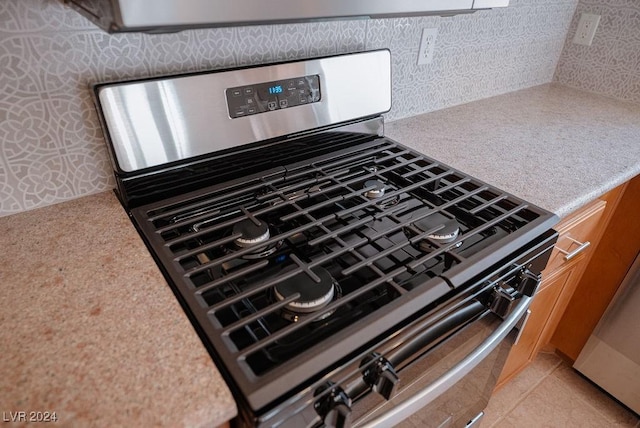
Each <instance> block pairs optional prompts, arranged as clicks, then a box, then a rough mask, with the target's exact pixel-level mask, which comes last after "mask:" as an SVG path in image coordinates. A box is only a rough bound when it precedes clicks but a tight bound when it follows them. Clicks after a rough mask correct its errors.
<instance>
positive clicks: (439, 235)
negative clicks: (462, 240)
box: [413, 213, 460, 244]
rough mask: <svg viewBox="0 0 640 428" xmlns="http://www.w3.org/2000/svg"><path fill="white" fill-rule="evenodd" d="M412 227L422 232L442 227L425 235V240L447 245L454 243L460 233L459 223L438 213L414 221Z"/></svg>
mask: <svg viewBox="0 0 640 428" xmlns="http://www.w3.org/2000/svg"><path fill="white" fill-rule="evenodd" d="M413 225H414V226H415V227H416V228H418V229H419V230H421V231H422V232H426V231H427V230H430V229H433V228H435V227H438V226H441V225H443V226H444V227H443V228H442V229H439V230H437V231H435V232H433V233H431V234H429V235H427V238H429V239H431V240H433V241H436V242H438V243H441V244H448V243H449V242H453V241H455V240H456V238H457V237H458V234H459V233H460V223H458V220H456V219H455V218H449V217H445V216H444V215H442V214H440V213H434V214H431V215H430V216H428V217H425V218H422V219H420V220H418V221H415V222H414V223H413Z"/></svg>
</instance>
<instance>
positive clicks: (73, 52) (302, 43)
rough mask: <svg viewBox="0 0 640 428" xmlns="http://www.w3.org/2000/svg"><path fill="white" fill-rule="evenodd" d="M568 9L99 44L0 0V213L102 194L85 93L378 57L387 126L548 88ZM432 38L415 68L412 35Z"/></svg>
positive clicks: (515, 6)
mask: <svg viewBox="0 0 640 428" xmlns="http://www.w3.org/2000/svg"><path fill="white" fill-rule="evenodd" d="M577 1H578V0H561V1H551V0H535V1H534V0H511V6H509V7H508V8H506V9H497V10H492V11H481V12H477V13H475V14H471V15H460V16H455V17H449V18H440V17H419V18H397V19H384V20H371V21H366V20H355V21H331V22H317V23H307V24H289V25H273V26H253V27H237V28H221V29H210V30H193V31H183V32H180V33H174V34H161V35H147V34H118V35H108V34H106V33H104V32H102V31H100V30H98V29H97V28H96V27H94V26H93V24H91V23H90V22H89V21H87V20H86V19H84V18H83V17H82V16H80V15H79V14H77V13H76V12H75V11H73V10H70V9H68V8H66V7H65V6H64V5H63V4H62V3H61V1H60V0H2V1H0V216H2V215H8V214H11V213H16V212H20V211H24V210H28V209H32V208H36V207H40V206H44V205H48V204H53V203H57V202H62V201H65V200H69V199H73V198H77V197H79V196H83V195H87V194H91V193H96V192H99V191H102V190H106V189H110V188H112V187H113V185H114V182H113V178H112V172H111V166H110V161H109V158H108V152H107V149H106V147H105V143H104V139H103V137H102V131H101V130H100V125H99V121H98V118H97V116H96V113H95V109H94V106H93V101H92V98H91V95H90V91H89V85H90V84H92V83H96V82H104V81H109V80H120V79H126V78H132V77H145V76H153V75H162V74H172V73H181V72H189V71H197V70H207V69H218V68H225V67H232V66H239V65H245V64H255V63H267V62H272V61H282V60H289V59H298V58H308V57H314V56H320V55H330V54H336V53H343V52H354V51H361V50H364V49H375V48H389V49H390V50H391V52H392V58H393V94H394V104H393V109H392V110H391V112H389V113H388V115H387V117H388V119H397V118H401V117H406V116H410V115H414V114H418V113H424V112H427V111H431V110H435V109H440V108H444V107H448V106H452V105H455V104H460V103H464V102H468V101H472V100H476V99H480V98H485V97H489V96H493V95H497V94H500V93H504V92H509V91H513V90H516V89H521V88H525V87H529V86H533V85H537V84H541V83H545V82H549V81H551V79H552V76H553V73H554V69H555V66H556V63H557V60H558V57H559V55H560V52H561V49H562V46H563V42H564V38H565V34H566V32H567V29H568V26H569V23H570V21H571V17H572V16H573V11H574V9H575V7H576V4H577ZM432 27H436V28H438V30H439V34H438V39H437V42H436V52H435V58H434V61H433V63H432V64H429V65H426V66H418V65H417V64H416V61H417V52H418V45H419V42H420V34H421V31H422V29H423V28H432Z"/></svg>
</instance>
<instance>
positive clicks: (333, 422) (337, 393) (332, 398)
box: [314, 382, 351, 428]
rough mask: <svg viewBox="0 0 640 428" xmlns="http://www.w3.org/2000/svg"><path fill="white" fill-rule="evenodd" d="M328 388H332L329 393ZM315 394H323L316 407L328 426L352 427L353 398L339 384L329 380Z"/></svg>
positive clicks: (335, 427) (333, 427)
mask: <svg viewBox="0 0 640 428" xmlns="http://www.w3.org/2000/svg"><path fill="white" fill-rule="evenodd" d="M327 390H330V391H329V392H328V393H327V392H326V391H327ZM314 395H315V396H318V395H322V397H321V398H320V399H319V400H318V401H316V403H315V404H314V407H315V409H316V412H317V413H318V414H319V415H320V417H321V418H322V421H323V423H324V426H325V427H327V428H349V427H351V399H350V398H349V396H348V395H347V394H346V393H345V392H344V390H343V389H342V388H340V387H339V386H335V384H334V383H333V382H327V383H325V384H324V385H322V386H320V387H319V388H318V389H316V391H315V394H314Z"/></svg>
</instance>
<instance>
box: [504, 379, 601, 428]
mask: <svg viewBox="0 0 640 428" xmlns="http://www.w3.org/2000/svg"><path fill="white" fill-rule="evenodd" d="M494 426H495V427H499V428H512V427H522V428H528V427H531V428H546V427H550V428H556V427H558V428H560V427H562V428H573V427H575V428H590V427H593V428H602V427H608V426H611V424H610V422H609V421H608V420H607V419H606V418H605V417H604V416H602V415H601V414H600V413H599V412H598V411H597V410H596V409H594V408H593V407H591V406H590V405H589V404H587V403H586V402H584V401H583V400H581V399H579V398H577V397H575V394H574V392H573V391H572V389H571V388H570V387H568V386H567V385H565V384H564V382H563V381H562V380H560V379H558V378H557V377H555V376H547V377H546V378H545V379H544V380H543V381H542V382H540V383H539V384H538V386H537V387H535V388H534V390H533V391H531V392H530V393H529V394H528V395H527V396H526V397H525V398H524V400H522V401H521V402H520V404H518V405H517V406H516V407H515V408H514V409H513V410H512V411H511V412H509V414H507V416H505V417H504V418H503V419H502V420H500V421H499V422H498V423H497V424H496V425H494Z"/></svg>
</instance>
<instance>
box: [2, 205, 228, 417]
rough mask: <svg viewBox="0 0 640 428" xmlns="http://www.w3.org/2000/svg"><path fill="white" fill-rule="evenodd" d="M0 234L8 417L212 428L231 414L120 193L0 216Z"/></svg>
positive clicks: (219, 384)
mask: <svg viewBox="0 0 640 428" xmlns="http://www.w3.org/2000/svg"><path fill="white" fill-rule="evenodd" d="M0 230H1V231H2V234H1V236H0V248H2V251H1V252H0V350H1V351H0V411H2V412H6V413H5V416H6V417H7V418H9V412H19V411H25V412H30V411H42V412H45V411H49V412H56V416H57V418H58V423H57V424H47V423H45V424H42V423H41V424H35V425H51V426H64V427H68V426H72V427H73V426H77V427H86V426H97V427H114V426H170V427H179V426H189V427H199V426H202V427H204V426H207V427H215V426H217V425H220V424H222V423H224V422H226V421H227V420H229V419H231V418H233V417H234V416H235V414H236V407H235V402H234V400H233V397H232V396H231V393H230V392H229V390H228V388H227V386H226V384H225V383H224V381H223V380H222V377H221V376H220V374H219V373H218V371H217V369H216V368H215V366H214V364H213V362H212V360H211V357H210V356H209V354H208V353H207V351H206V350H205V348H204V346H203V345H202V343H201V342H200V339H199V338H198V336H197V335H196V333H195V331H194V330H193V327H192V326H191V324H190V323H189V320H188V319H187V317H186V315H185V314H184V312H183V311H182V309H181V308H180V305H179V304H178V301H177V300H176V298H175V297H174V295H173V293H172V292H171V289H170V288H169V286H168V285H167V283H166V282H165V280H164V278H163V277H162V274H161V273H160V271H159V270H158V268H157V267H156V265H155V263H154V261H153V259H152V258H151V255H150V254H149V252H148V251H147V249H146V247H145V246H144V244H143V242H142V240H141V239H140V237H139V236H138V233H137V232H136V230H135V228H134V227H133V225H132V224H131V222H130V221H129V218H128V217H127V215H126V213H125V211H124V210H123V209H122V207H121V206H120V203H119V202H118V200H117V199H116V197H115V195H114V194H113V193H112V192H105V193H101V194H98V195H94V196H88V197H85V198H81V199H77V200H75V201H71V202H66V203H63V204H59V205H54V206H50V207H46V208H41V209H38V210H35V211H30V212H26V213H22V214H18V215H13V216H9V217H3V218H0ZM27 415H28V413H27ZM5 425H7V424H6V423H4V424H3V426H5ZM21 425H22V424H21ZM28 425H32V424H28Z"/></svg>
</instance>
